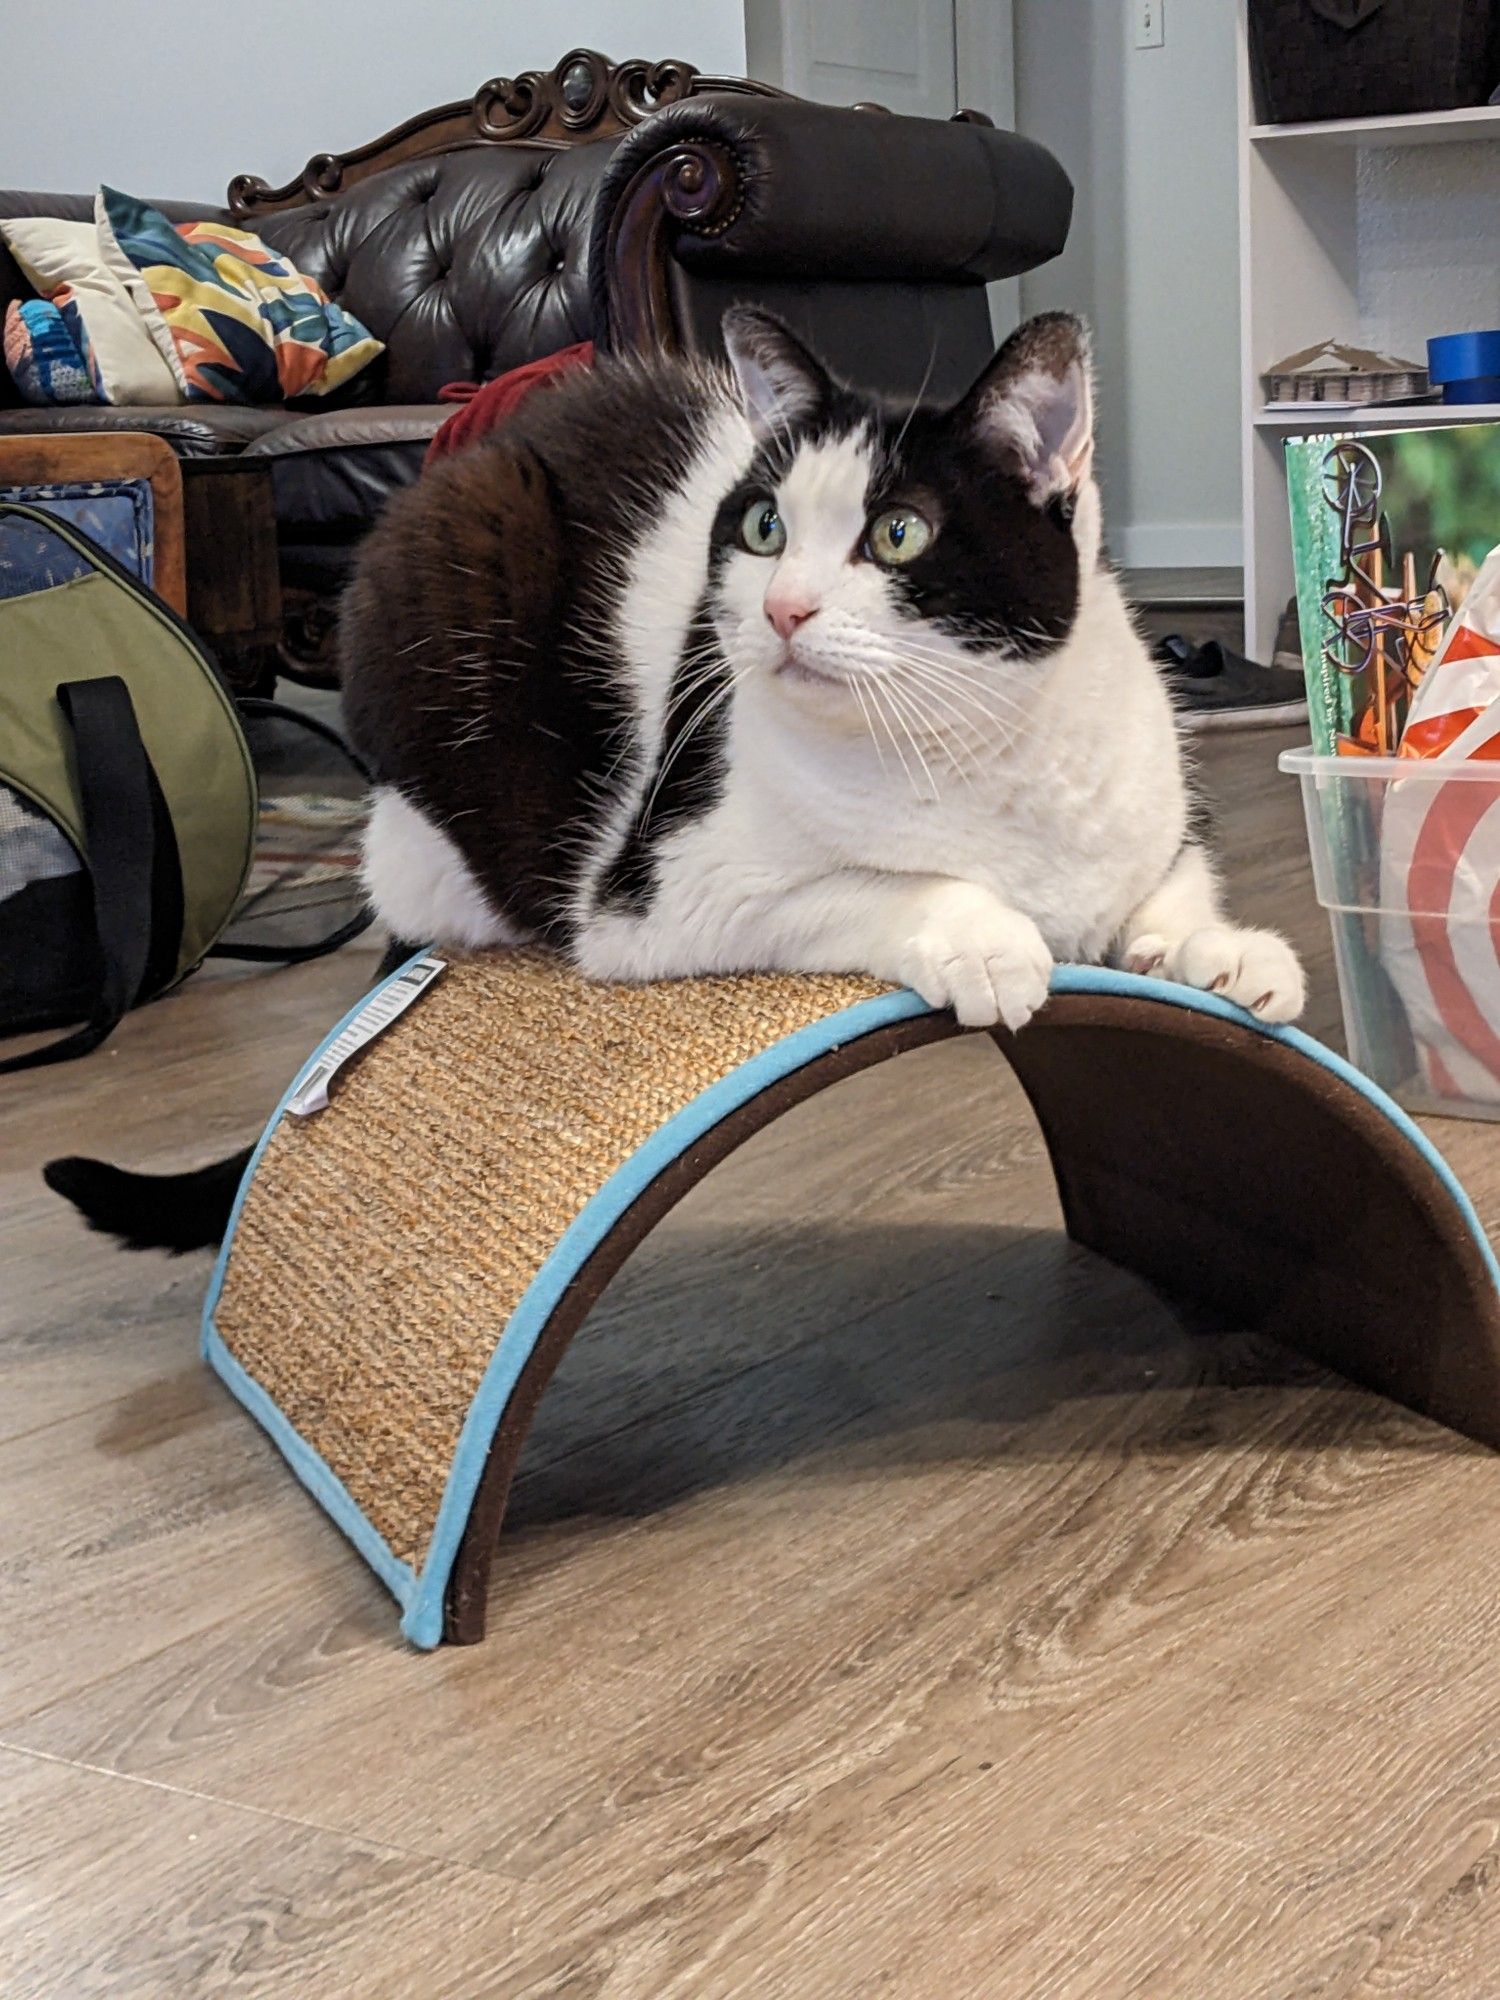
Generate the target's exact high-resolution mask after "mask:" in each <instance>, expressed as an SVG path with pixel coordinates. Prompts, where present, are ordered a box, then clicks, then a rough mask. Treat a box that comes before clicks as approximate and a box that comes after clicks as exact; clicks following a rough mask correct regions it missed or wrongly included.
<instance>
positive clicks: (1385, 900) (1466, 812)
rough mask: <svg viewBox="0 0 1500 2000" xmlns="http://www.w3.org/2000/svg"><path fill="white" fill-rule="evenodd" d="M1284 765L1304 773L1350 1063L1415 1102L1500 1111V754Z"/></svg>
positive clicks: (1475, 1112)
mask: <svg viewBox="0 0 1500 2000" xmlns="http://www.w3.org/2000/svg"><path fill="white" fill-rule="evenodd" d="M1279 761H1280V766H1281V769H1282V770H1283V771H1289V772H1291V773H1293V774H1294V775H1295V776H1296V777H1298V778H1300V779H1301V781H1302V805H1303V809H1304V811H1305V812H1306V814H1307V840H1308V846H1309V848H1310V849H1311V852H1312V867H1313V882H1314V885H1315V886H1316V889H1317V892H1318V901H1319V902H1320V903H1321V904H1322V905H1323V907H1324V909H1325V910H1327V912H1328V915H1329V921H1330V923H1331V924H1332V926H1333V945H1334V955H1335V958H1336V960H1337V964H1338V976H1339V998H1340V1001H1341V1002H1342V1005H1343V1010H1344V1030H1345V1033H1346V1034H1347V1036H1348V1038H1349V1055H1350V1059H1351V1061H1353V1062H1354V1063H1355V1064H1357V1065H1358V1067H1359V1068H1360V1069H1362V1070H1364V1071H1365V1073H1366V1074H1367V1075H1368V1076H1371V1077H1373V1078H1374V1079H1375V1081H1376V1082H1377V1083H1379V1084H1381V1085H1382V1086H1383V1087H1384V1088H1385V1089H1386V1090H1388V1091H1389V1092H1390V1093H1391V1095H1392V1096H1393V1097H1395V1098H1396V1099H1397V1100H1398V1101H1399V1102H1400V1103H1402V1104H1404V1105H1406V1106H1407V1107H1408V1108H1409V1109H1411V1110H1414V1111H1431V1112H1439V1113H1442V1114H1446V1115H1447V1116H1450V1117H1457V1118H1500V956H1497V951H1496V944H1497V939H1500V762H1497V763H1490V762H1484V761H1478V760H1475V761H1454V762H1451V763H1446V762H1444V761H1443V760H1442V759H1441V758H1432V759H1420V758H1404V757H1323V756H1318V755H1317V754H1316V753H1315V752H1314V751H1312V750H1286V751H1283V753H1282V755H1281V758H1280V760H1279Z"/></svg>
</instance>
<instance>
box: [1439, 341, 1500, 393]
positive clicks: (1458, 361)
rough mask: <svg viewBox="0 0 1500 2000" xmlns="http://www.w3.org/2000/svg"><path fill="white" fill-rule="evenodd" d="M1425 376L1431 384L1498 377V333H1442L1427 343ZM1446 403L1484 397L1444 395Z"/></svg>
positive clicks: (1499, 353)
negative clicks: (1430, 380)
mask: <svg viewBox="0 0 1500 2000" xmlns="http://www.w3.org/2000/svg"><path fill="white" fill-rule="evenodd" d="M1427 373H1428V375H1429V376H1430V377H1431V379H1432V381H1433V382H1435V383H1437V382H1441V383H1443V384H1444V385H1447V384H1448V383H1462V382H1472V381H1474V380H1476V379H1477V378H1479V377H1484V376H1490V377H1493V376H1500V331H1494V330H1492V331H1491V332H1488V333H1441V334H1439V335H1438V336H1437V338H1436V339H1434V340H1429V341H1428V343H1427ZM1444 400H1445V401H1447V402H1450V403H1451V402H1455V401H1464V402H1471V403H1472V402H1481V401H1488V400H1490V399H1489V398H1487V397H1478V396H1473V395H1470V396H1467V397H1454V396H1451V395H1450V396H1447V397H1445V399H1444Z"/></svg>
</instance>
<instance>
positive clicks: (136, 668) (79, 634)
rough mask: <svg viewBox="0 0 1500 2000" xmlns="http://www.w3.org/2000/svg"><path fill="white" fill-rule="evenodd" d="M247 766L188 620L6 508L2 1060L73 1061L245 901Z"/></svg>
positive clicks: (182, 965)
mask: <svg viewBox="0 0 1500 2000" xmlns="http://www.w3.org/2000/svg"><path fill="white" fill-rule="evenodd" d="M256 818H257V795H256V781H255V769H254V766H253V763H252V761H251V757H250V752H249V748H248V746H247V744H246V741H245V736H244V732H243V730H242V729H241V727H240V722H239V718H238V716H237V715H236V713H235V708H234V704H233V702H232V701H231V699H230V697H229V695H228V694H227V692H226V691H225V689H224V688H223V686H222V685H221V683H220V681H219V679H218V676H217V674H216V673H215V671H214V668H213V666H212V664H211V662H210V660H209V658H208V657H207V655H206V654H205V652H204V650H203V648H202V647H201V645H200V644H199V642H198V641H197V640H196V639H195V638H194V636H193V634H192V632H191V631H190V630H189V629H188V627H187V626H186V625H185V624H183V623H182V621H181V620H180V619H178V618H177V617H176V616H175V614H174V613H173V612H172V611H171V610H170V609H169V608H168V607H167V606H166V605H164V604H163V603H162V602H161V601H160V599H159V598H157V597H155V596H154V595H153V594H152V593H151V591H149V590H148V589H146V588H145V587H144V586H143V585H142V584H140V583H139V582H137V581H136V580H135V578H133V577H132V576H131V575H130V574H129V573H128V572H127V571H125V570H124V569H122V568H121V567H120V566H119V564H117V563H116V562H115V561H114V560H113V558H112V557H110V556H109V555H107V554H106V553H105V552H104V550H102V549H101V548H99V547H98V546H97V545H96V544H95V543H94V542H92V541H91V540H90V539H89V538H88V537H87V536H86V535H83V534H81V533H80V532H79V531H78V530H76V529H75V528H72V527H71V526H69V525H68V523H66V522H65V521H62V520H59V519H58V518H56V517H55V516H54V515H52V514H49V513H46V512H44V511H43V510H42V509H40V508H35V507H29V506H26V505H24V504H23V503H20V502H13V501H0V1033H16V1032H20V1031H22V1030H26V1029H35V1028H40V1027H46V1026H52V1025H57V1024H59V1023H62V1022H67V1021H73V1022H76V1021H79V1020H82V1021H83V1023H84V1025H83V1026H82V1027H80V1028H78V1029H77V1030H76V1031H75V1032H74V1033H72V1034H70V1035H67V1036H65V1037H64V1038H63V1040H62V1041H60V1042H55V1043H52V1044H49V1045H48V1046H47V1047H45V1048H42V1049H37V1050H33V1051H30V1052H28V1053H27V1054H25V1055H23V1056H20V1057H12V1058H10V1059H9V1060H8V1061H5V1062H0V1069H17V1068H26V1067H30V1066H32V1065H33V1064H35V1063H38V1062H43V1061H56V1060H58V1059H59V1058H61V1057H63V1056H68V1055H81V1054H83V1053H84V1051H85V1050H86V1049H88V1048H93V1047H95V1046H96V1045H97V1044H98V1043H99V1042H100V1041H102V1040H103V1039H104V1036H105V1035H107V1034H108V1033H109V1031H110V1029H111V1028H112V1027H113V1026H114V1024H115V1022H116V1021H117V1020H118V1019H119V1018H120V1016H121V1015H122V1014H123V1013H124V1012H125V1011H126V1010H127V1009H128V1008H130V1007H133V1006H135V1005H136V1004H137V1003H138V1002H140V1001H142V1000H146V999H150V998H152V997H153V996H154V995H155V994H157V993H161V992H164V991H165V990H166V989H167V988H168V987H170V986H173V985H175V984H176V983H177V981H178V980H180V979H182V978H184V977H185V976H186V975H187V974H188V973H189V972H191V971H192V970H193V969H194V967H195V966H197V965H199V964H200V963H201V962H202V960H203V959H204V957H205V956H206V955H207V953H208V952H209V951H210V950H211V949H212V947H213V945H214V944H215V942H216V941H217V939H218V938H219V936H220V935H221V933H222V932H223V931H224V929H225V926H226V925H227V924H228V922H229V920H230V917H231V916H232V914H233V913H234V910H235V908H236V906H237V904H238V902H239V900H240V897H241V894H242V892H243V889H244V886H245V880H246V876H247V874H248V872H249V868H250V862H251V857H252V854H253V850H254V841H255V828H256Z"/></svg>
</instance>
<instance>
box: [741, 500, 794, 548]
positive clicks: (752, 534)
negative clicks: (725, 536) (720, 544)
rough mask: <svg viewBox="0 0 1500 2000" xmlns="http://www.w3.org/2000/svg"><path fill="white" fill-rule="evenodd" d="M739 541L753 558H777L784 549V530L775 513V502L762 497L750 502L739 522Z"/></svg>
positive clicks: (778, 516)
mask: <svg viewBox="0 0 1500 2000" xmlns="http://www.w3.org/2000/svg"><path fill="white" fill-rule="evenodd" d="M740 540H741V541H742V542H743V543H744V544H745V547H746V548H747V549H748V550H749V551H750V553H751V555H753V556H779V555H780V554H781V551H782V550H783V549H784V548H785V547H786V529H785V528H784V527H782V525H781V516H780V515H779V514H778V513H777V511H776V502H775V501H774V500H767V499H765V498H764V497H762V498H761V499H759V500H752V501H751V502H750V505H749V506H748V507H747V508H746V509H745V516H744V519H743V520H742V521H741V522H740Z"/></svg>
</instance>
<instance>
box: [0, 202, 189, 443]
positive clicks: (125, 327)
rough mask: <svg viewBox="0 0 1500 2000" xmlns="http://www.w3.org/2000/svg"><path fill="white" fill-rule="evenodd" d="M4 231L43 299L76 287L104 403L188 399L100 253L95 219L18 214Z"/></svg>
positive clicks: (1, 230)
mask: <svg viewBox="0 0 1500 2000" xmlns="http://www.w3.org/2000/svg"><path fill="white" fill-rule="evenodd" d="M0 236H3V237H4V239H5V242H6V246H7V248H8V249H9V251H10V254H11V255H12V257H14V258H15V260H16V262H17V263H18V264H19V265H20V267H21V269H22V271H24V272H25V274H26V276H27V278H28V279H29V280H30V282H31V283H32V284H33V285H34V286H35V287H36V289H37V290H38V291H39V292H40V293H41V294H42V296H43V298H48V299H50V298H51V297H52V296H53V295H54V294H55V293H56V292H58V291H60V290H61V288H62V287H63V286H64V285H71V286H72V288H73V299H74V303H75V304H76V305H77V308H78V316H79V318H80V319H81V320H82V321H83V324H84V326H85V328H86V329H87V332H88V337H89V344H90V346H91V347H92V349H93V359H94V368H95V372H96V374H97V376H98V380H99V388H100V393H101V395H102V396H103V398H104V400H105V402H106V403H124V404H134V405H137V406H139V405H141V404H155V405H157V406H160V405H161V404H163V403H180V402H181V401H182V392H181V390H180V389H179V388H178V386H177V382H176V379H175V377H174V376H173V374H172V371H171V369H170V368H169V367H168V366H167V364H166V362H165V361H164V360H163V359H162V356H161V353H160V351H159V350H158V348H157V346H156V343H155V341H154V340H152V338H151V335H150V333H149V332H148V330H147V327H146V322H145V320H144V319H143V317H142V316H141V312H140V310H139V308H138V307H137V306H136V304H135V303H134V301H133V300H132V298H131V295H130V293H129V292H128V291H127V289H126V287H125V285H124V283H123V282H122V280H121V279H120V278H119V277H117V276H116V274H115V273H114V272H113V271H112V270H110V269H109V267H108V266H107V265H106V264H105V262H104V260H103V258H102V257H101V256H100V254H99V232H98V230H97V228H96V227H95V225H94V224H93V223H92V222H58V221H56V220H55V219H54V218H53V217H51V216H45V215H28V216H23V217H14V218H11V219H8V220H6V221H3V222H0ZM138 282H139V281H138Z"/></svg>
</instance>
